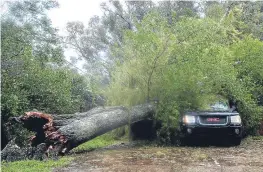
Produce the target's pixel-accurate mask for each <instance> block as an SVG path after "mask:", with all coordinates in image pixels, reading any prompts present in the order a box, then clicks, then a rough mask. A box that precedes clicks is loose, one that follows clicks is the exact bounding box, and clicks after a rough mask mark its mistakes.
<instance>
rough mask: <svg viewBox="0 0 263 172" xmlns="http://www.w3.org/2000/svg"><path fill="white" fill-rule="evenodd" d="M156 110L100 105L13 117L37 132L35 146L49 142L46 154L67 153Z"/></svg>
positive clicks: (146, 116)
mask: <svg viewBox="0 0 263 172" xmlns="http://www.w3.org/2000/svg"><path fill="white" fill-rule="evenodd" d="M154 113H155V107H154V105H152V104H144V105H138V106H133V107H131V108H130V109H128V108H125V107H122V106H115V107H96V108H94V109H91V110H89V111H88V112H84V113H75V114H62V115H50V114H45V113H41V112H27V113H25V115H24V116H20V117H16V118H12V119H11V120H12V121H16V122H19V123H22V124H23V126H24V127H25V128H27V129H28V130H30V131H34V132H35V133H36V135H35V136H33V137H32V139H31V145H32V146H37V145H39V144H41V143H45V144H46V153H49V152H50V151H52V150H56V151H57V152H58V154H64V153H67V152H68V151H70V150H71V149H73V148H74V147H77V146H78V145H80V144H82V143H84V142H86V141H88V140H91V139H93V138H95V137H97V136H99V135H102V134H104V133H106V132H108V131H111V130H113V129H116V128H118V127H121V126H124V125H127V124H129V123H134V122H137V121H140V120H143V119H147V118H151V117H152V115H153V114H154Z"/></svg>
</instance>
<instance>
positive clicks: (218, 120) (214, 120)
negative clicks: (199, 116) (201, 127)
mask: <svg viewBox="0 0 263 172" xmlns="http://www.w3.org/2000/svg"><path fill="white" fill-rule="evenodd" d="M206 121H208V122H220V119H219V118H207V119H206Z"/></svg>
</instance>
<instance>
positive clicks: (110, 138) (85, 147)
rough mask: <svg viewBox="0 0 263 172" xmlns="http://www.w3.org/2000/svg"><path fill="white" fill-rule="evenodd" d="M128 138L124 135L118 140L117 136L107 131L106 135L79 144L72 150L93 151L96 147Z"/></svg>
mask: <svg viewBox="0 0 263 172" xmlns="http://www.w3.org/2000/svg"><path fill="white" fill-rule="evenodd" d="M126 140H127V139H126V137H122V138H120V139H118V140H116V138H115V137H114V135H113V134H112V133H106V134H104V135H101V136H98V137H96V138H94V139H92V140H90V141H88V142H85V143H83V144H81V145H79V146H78V147H76V148H74V149H73V150H72V151H73V152H74V153H81V152H87V151H92V150H94V149H98V148H102V147H105V146H109V145H112V144H116V143H119V142H121V141H126Z"/></svg>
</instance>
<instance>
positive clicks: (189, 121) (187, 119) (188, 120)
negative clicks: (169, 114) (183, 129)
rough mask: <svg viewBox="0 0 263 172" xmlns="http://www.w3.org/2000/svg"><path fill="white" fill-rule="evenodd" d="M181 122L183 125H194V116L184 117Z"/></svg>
mask: <svg viewBox="0 0 263 172" xmlns="http://www.w3.org/2000/svg"><path fill="white" fill-rule="evenodd" d="M183 122H184V123H185V124H194V123H195V116H191V115H185V116H184V117H183Z"/></svg>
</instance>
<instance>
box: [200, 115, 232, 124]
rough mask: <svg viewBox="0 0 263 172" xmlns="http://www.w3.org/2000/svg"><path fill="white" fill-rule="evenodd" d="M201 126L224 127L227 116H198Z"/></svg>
mask: <svg viewBox="0 0 263 172" xmlns="http://www.w3.org/2000/svg"><path fill="white" fill-rule="evenodd" d="M198 119H199V123H200V124H201V125H226V124H227V123H228V118H227V116H199V118H198Z"/></svg>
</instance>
